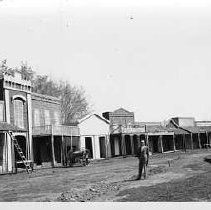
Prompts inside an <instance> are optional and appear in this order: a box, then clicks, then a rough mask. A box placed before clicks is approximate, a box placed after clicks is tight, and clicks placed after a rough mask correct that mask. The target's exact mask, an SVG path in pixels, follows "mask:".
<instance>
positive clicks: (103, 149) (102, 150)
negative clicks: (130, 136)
mask: <svg viewBox="0 0 211 210" xmlns="http://www.w3.org/2000/svg"><path fill="white" fill-rule="evenodd" d="M99 142H100V157H101V158H106V140H105V136H102V137H99Z"/></svg>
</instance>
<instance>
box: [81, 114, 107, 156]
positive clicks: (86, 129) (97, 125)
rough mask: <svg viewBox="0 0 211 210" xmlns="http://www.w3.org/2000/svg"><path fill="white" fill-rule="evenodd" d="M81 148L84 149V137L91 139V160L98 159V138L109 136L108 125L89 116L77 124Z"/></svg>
mask: <svg viewBox="0 0 211 210" xmlns="http://www.w3.org/2000/svg"><path fill="white" fill-rule="evenodd" d="M79 128H80V135H81V148H82V147H84V148H85V137H91V138H92V150H93V159H99V158H100V141H99V137H100V136H105V138H107V135H108V134H109V124H108V123H106V122H105V121H104V120H102V119H100V118H98V117H97V116H95V115H92V116H90V117H89V118H87V119H85V120H84V121H82V122H81V123H80V124H79Z"/></svg>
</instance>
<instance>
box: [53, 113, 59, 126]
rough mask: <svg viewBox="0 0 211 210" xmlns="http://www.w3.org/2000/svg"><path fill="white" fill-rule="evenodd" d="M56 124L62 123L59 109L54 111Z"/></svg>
mask: <svg viewBox="0 0 211 210" xmlns="http://www.w3.org/2000/svg"><path fill="white" fill-rule="evenodd" d="M54 124H55V125H59V124H60V119H59V113H58V112H57V111H56V112H54Z"/></svg>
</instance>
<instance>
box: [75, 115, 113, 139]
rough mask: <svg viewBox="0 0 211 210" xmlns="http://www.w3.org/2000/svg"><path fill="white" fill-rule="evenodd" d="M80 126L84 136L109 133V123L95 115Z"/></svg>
mask: <svg viewBox="0 0 211 210" xmlns="http://www.w3.org/2000/svg"><path fill="white" fill-rule="evenodd" d="M79 128H80V134H81V135H82V136H84V135H86V136H97V135H98V136H100V135H107V134H108V132H109V124H108V123H106V122H105V121H103V120H101V119H100V118H98V117H96V116H95V115H92V116H91V117H90V118H88V119H86V120H84V121H83V122H81V123H80V124H79Z"/></svg>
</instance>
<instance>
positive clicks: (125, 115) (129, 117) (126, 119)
mask: <svg viewBox="0 0 211 210" xmlns="http://www.w3.org/2000/svg"><path fill="white" fill-rule="evenodd" d="M103 117H105V118H106V119H107V120H109V121H110V123H111V124H113V125H114V124H115V125H127V124H133V123H134V122H135V118H134V112H129V111H127V110H125V109H123V108H119V109H117V110H115V111H113V112H104V113H103Z"/></svg>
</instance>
